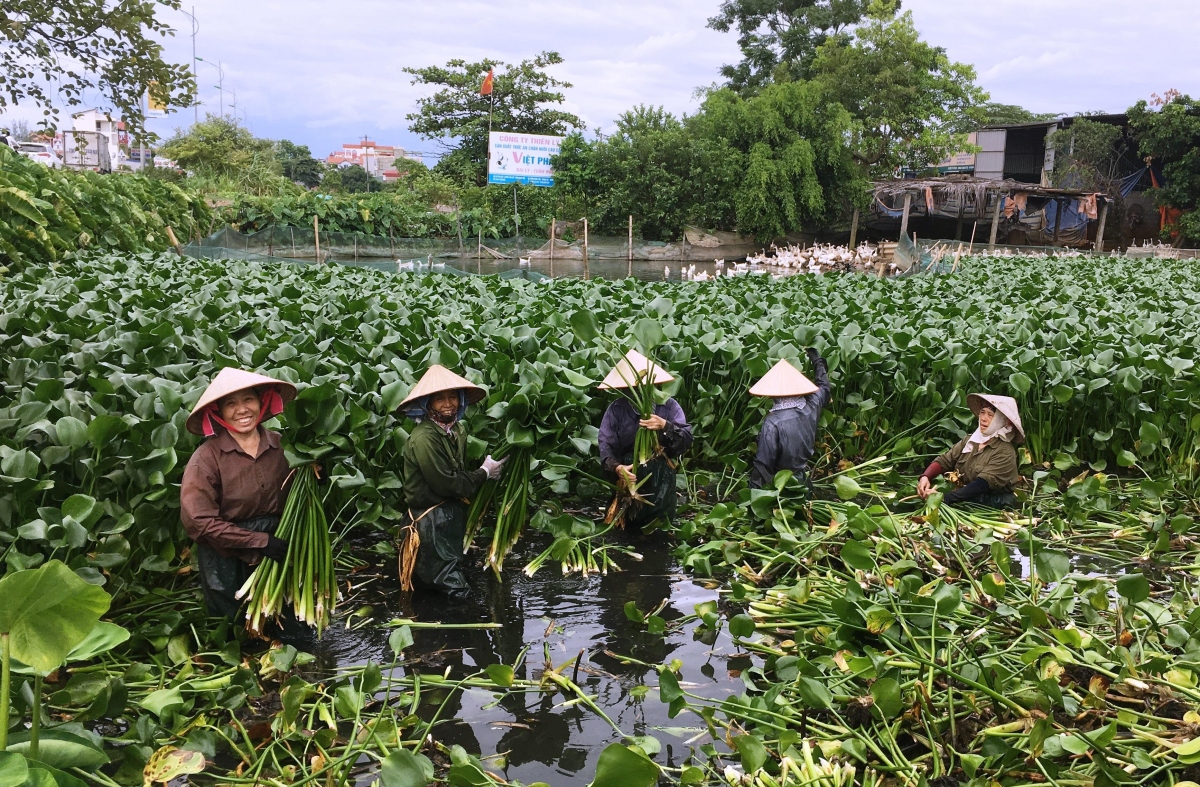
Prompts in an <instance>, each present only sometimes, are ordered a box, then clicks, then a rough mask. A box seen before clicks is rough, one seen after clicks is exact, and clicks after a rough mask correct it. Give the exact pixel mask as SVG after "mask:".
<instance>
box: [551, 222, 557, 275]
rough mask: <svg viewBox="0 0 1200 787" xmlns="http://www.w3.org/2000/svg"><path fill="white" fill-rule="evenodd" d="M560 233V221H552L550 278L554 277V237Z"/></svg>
mask: <svg viewBox="0 0 1200 787" xmlns="http://www.w3.org/2000/svg"><path fill="white" fill-rule="evenodd" d="M557 231H558V219H557V218H552V219H550V276H551V277H552V278H553V276H554V245H555V240H554V236H555V234H556V233H557Z"/></svg>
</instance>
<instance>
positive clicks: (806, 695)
mask: <svg viewBox="0 0 1200 787" xmlns="http://www.w3.org/2000/svg"><path fill="white" fill-rule="evenodd" d="M796 690H797V692H798V693H799V694H800V699H801V701H802V702H803V703H804V706H805V707H806V708H808V709H810V710H828V709H830V708H832V707H833V695H831V694H830V693H829V689H827V688H825V684H823V683H820V682H818V681H816V680H813V679H812V678H809V677H805V676H801V677H800V678H798V679H797V680H796Z"/></svg>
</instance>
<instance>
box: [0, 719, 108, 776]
mask: <svg viewBox="0 0 1200 787" xmlns="http://www.w3.org/2000/svg"><path fill="white" fill-rule="evenodd" d="M29 737H30V735H29V731H28V730H21V731H19V732H15V733H11V734H10V735H9V736H8V751H10V752H15V753H17V754H21V755H24V756H25V757H29ZM108 761H109V758H108V755H107V754H105V753H104V751H103V750H102V749H101V748H100V747H98V746H97V745H96V744H95V743H94V742H92V741H91V740H89V739H88V738H85V737H83V736H82V735H75V734H74V733H71V732H67V731H66V730H59V729H54V728H51V729H43V730H41V732H40V734H39V735H38V758H37V763H44V764H46V765H49V766H50V767H51V768H63V769H66V768H82V769H83V770H86V771H90V770H94V769H96V768H99V767H100V766H101V765H106V764H108ZM34 765H35V763H33V762H30V763H29V766H30V770H31V771H32V770H33V767H34Z"/></svg>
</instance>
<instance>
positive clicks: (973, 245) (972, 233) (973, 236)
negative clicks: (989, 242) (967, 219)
mask: <svg viewBox="0 0 1200 787" xmlns="http://www.w3.org/2000/svg"><path fill="white" fill-rule="evenodd" d="M978 229H979V221H978V220H976V222H975V226H973V227H971V245H970V246H968V247H967V256H968V257H970V256H971V252H973V251H974V250H975V232H976V231H977V230H978Z"/></svg>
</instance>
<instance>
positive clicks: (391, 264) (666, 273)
mask: <svg viewBox="0 0 1200 787" xmlns="http://www.w3.org/2000/svg"><path fill="white" fill-rule="evenodd" d="M331 259H332V260H333V261H335V262H337V263H339V264H341V265H346V266H349V267H359V268H371V269H372V270H380V271H388V272H393V273H428V272H430V271H432V272H434V273H437V272H447V271H450V269H456V270H458V271H462V272H465V273H473V274H478V275H490V274H501V273H508V272H510V271H520V272H524V273H527V274H529V273H532V274H535V276H534V278H541V277H542V276H549V277H551V278H559V279H561V278H568V279H583V278H590V279H624V278H628V277H630V276H632V277H633V278H635V279H641V280H643V281H665V280H669V281H682V280H683V268H684V267H687V268H692V267H694V268H695V271H694V273H695V275H696V276H700V277H701V278H703V277H704V276H707V277H708V278H714V277H716V276H718V275H720V276H728V275H729V274H730V273H735V271H734V260H729V262H728V264H726V265H721V266H718V265H717V264H716V263H715V262H712V261H708V262H704V261H695V262H690V261H689V262H687V264H686V266H685V265H684V264H683V263H681V262H680V261H679V260H633V262H632V263H630V262H629V261H628V260H622V259H611V258H606V259H591V260H589V261H588V263H587V265H586V266H585V265H584V263H583V260H554V262H553V263H551V261H550V260H549V259H541V258H538V259H533V260H530V262H529V264H528V265H522V264H520V262H519V261H518V260H515V259H502V260H496V259H462V260H459V259H441V260H439V259H438V258H437V257H434V258H432V263H430V262H426V261H425V260H403V261H396V260H366V259H359V260H358V261H355V260H354V259H353V258H352V257H351V258H345V257H343V256H340V255H335V256H333V257H331ZM450 272H452V271H450ZM767 273H770V274H775V275H788V274H792V275H795V274H798V273H799V271H798V270H797V269H786V268H780V269H778V270H776V269H774V268H770V269H768V268H756V269H755V271H754V272H753V273H751V272H748V271H743V272H741V273H735V275H743V276H745V275H766V274H767Z"/></svg>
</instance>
